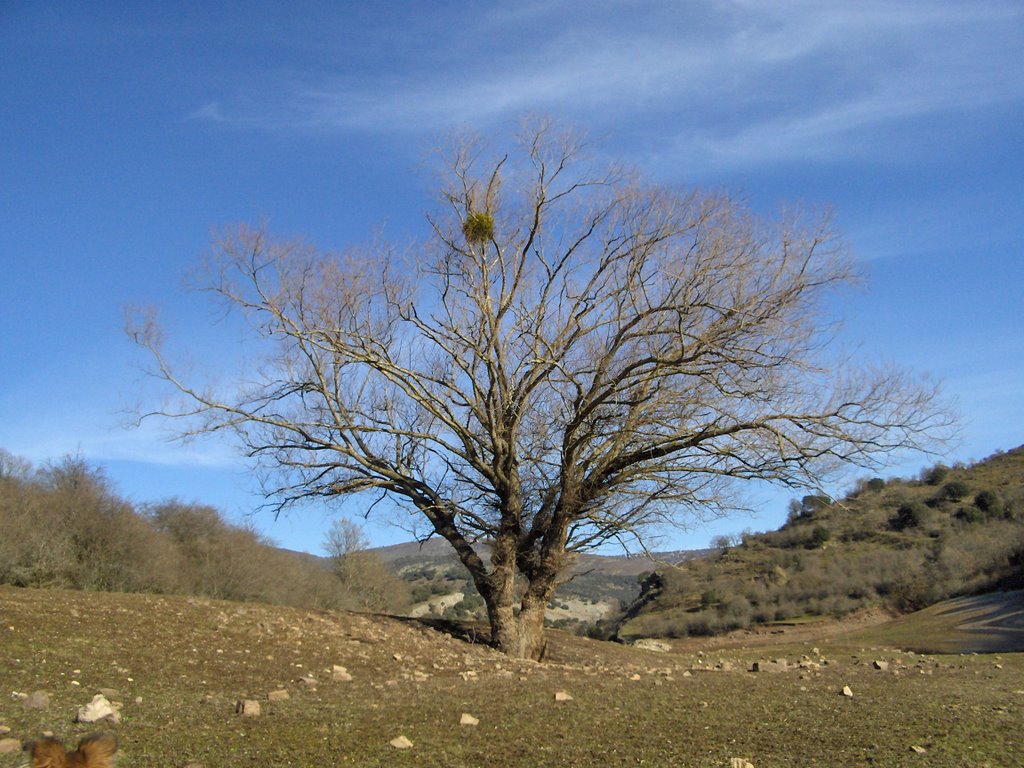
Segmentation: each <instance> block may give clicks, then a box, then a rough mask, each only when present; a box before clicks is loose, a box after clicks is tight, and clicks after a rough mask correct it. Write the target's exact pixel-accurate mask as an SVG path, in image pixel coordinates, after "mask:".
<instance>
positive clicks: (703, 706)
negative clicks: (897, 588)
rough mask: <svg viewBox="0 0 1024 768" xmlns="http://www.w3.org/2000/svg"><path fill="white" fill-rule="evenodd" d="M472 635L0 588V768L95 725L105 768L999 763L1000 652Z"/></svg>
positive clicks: (1016, 688)
mask: <svg viewBox="0 0 1024 768" xmlns="http://www.w3.org/2000/svg"><path fill="white" fill-rule="evenodd" d="M833 629H838V628H837V627H833ZM475 640H479V638H477V637H475V636H474V633H473V631H472V630H471V629H465V628H458V627H455V626H453V625H450V624H443V623H436V622H435V623H431V622H424V621H417V620H413V619H398V618H390V617H382V616H367V615H357V614H351V613H320V612H309V611H298V610H292V609H287V608H279V607H273V606H265V605H255V604H233V603H222V602H217V601H210V600H199V599H189V598H176V597H163V596H146V595H111V594H96V593H81V592H63V591H35V590H18V589H11V588H0V686H2V687H0V690H2V691H3V695H2V699H0V731H4V733H2V734H0V739H2V740H4V741H3V743H2V746H0V752H3V750H4V749H9V750H11V751H9V752H6V753H3V754H0V766H18V765H22V764H24V763H25V756H24V754H23V753H22V752H21V751H20V744H21V741H22V740H23V739H27V738H33V737H38V736H39V735H40V734H42V733H46V732H52V733H53V734H54V735H56V736H57V737H59V738H61V739H66V740H69V741H77V739H78V738H80V737H81V736H82V735H84V734H86V733H91V732H93V731H96V730H110V731H112V732H115V733H117V735H118V737H119V738H120V740H121V743H122V750H121V751H122V755H123V756H122V758H121V762H120V765H121V767H122V768H130V767H131V766H155V765H160V766H189V767H190V768H198V766H203V768H214V767H215V766H235V765H244V764H251V765H275V766H278V765H281V766H283V765H295V766H313V765H344V764H351V765H366V766H377V765H389V766H390V765H395V764H396V763H397V764H401V763H402V762H405V763H407V764H409V765H416V766H463V765H465V766H490V765H494V766H515V765H524V766H525V765H530V766H537V765H540V766H544V765H566V766H568V765H573V766H588V765H595V766H596V765H602V766H603V765H654V766H719V765H720V766H730V765H732V764H733V763H732V761H733V759H737V760H742V761H743V763H737V764H742V765H745V764H746V763H750V764H752V765H753V766H755V768H761V766H807V765H814V764H823V765H824V764H827V765H839V766H842V765H871V764H877V765H886V766H900V765H907V766H910V765H914V766H917V765H928V766H958V767H961V766H983V765H991V766H997V765H998V766H1002V765H1010V764H1012V760H1011V761H1010V762H1007V760H1008V759H1009V758H1008V756H1009V755H1012V754H1019V753H1018V752H1015V750H1017V749H1019V747H1020V742H1019V738H1020V737H1019V734H1020V733H1021V731H1022V726H1024V657H1022V656H1021V655H1020V654H1002V655H985V656H978V655H967V656H933V655H921V654H915V653H908V652H905V651H896V650H892V649H886V648H885V647H883V646H881V645H877V646H874V647H858V646H856V645H850V644H848V643H847V642H845V639H844V636H843V633H842V632H838V633H836V632H831V633H826V634H825V635H819V636H817V637H812V636H811V635H810V634H808V633H807V632H805V635H804V636H802V637H800V638H799V639H796V638H793V637H773V636H770V635H769V636H767V637H761V638H752V639H751V641H750V642H749V643H748V644H746V645H744V644H742V643H738V642H734V643H733V644H732V645H723V646H719V647H714V646H711V645H706V646H704V647H696V646H693V645H691V644H690V643H689V642H687V643H680V642H676V641H668V642H665V643H663V644H662V645H660V646H658V645H649V646H648V647H647V648H630V647H625V646H620V645H616V644H612V643H599V642H595V641H589V640H585V639H582V638H577V637H574V636H571V635H568V634H565V633H559V632H552V633H551V634H550V641H549V648H548V654H547V656H546V658H545V660H544V661H543V662H542V663H535V662H525V661H514V660H510V659H508V658H506V657H504V656H502V655H500V654H498V653H496V652H494V651H492V650H491V649H489V648H488V647H487V646H486V645H483V644H482V643H480V642H474V641H475ZM755 640H756V642H755ZM755 670H756V671H755ZM97 696H100V697H102V698H103V700H104V701H106V702H108V703H109V705H110V709H111V712H110V713H109V714H107V715H101V719H100V721H99V722H98V723H97V722H80V720H82V719H87V718H81V717H80V714H81V710H82V708H83V707H88V706H89V705H95V706H96V707H98V708H97V709H96V710H95V712H94V714H95V713H99V712H102V702H97V700H96V697H97ZM115 721H116V722H115Z"/></svg>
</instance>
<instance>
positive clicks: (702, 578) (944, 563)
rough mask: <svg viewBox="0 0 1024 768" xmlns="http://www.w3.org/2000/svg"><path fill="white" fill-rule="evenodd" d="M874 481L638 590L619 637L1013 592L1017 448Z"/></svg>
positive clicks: (799, 509) (1022, 500) (811, 499)
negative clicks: (916, 477)
mask: <svg viewBox="0 0 1024 768" xmlns="http://www.w3.org/2000/svg"><path fill="white" fill-rule="evenodd" d="M876 480H877V478H873V479H872V480H870V481H867V482H863V483H858V484H857V487H856V489H855V490H854V491H853V492H852V493H850V494H848V495H847V496H846V498H844V499H841V500H837V501H833V500H831V499H828V498H827V497H823V496H819V495H814V496H804V497H803V498H802V499H801V500H800V501H794V502H793V503H791V505H790V509H789V517H788V521H787V523H786V524H785V525H784V526H783V527H782V528H781V529H780V530H778V531H773V532H770V533H761V534H751V535H747V536H744V537H743V540H742V542H741V543H739V544H738V545H736V546H732V547H728V548H721V547H719V549H718V552H717V554H715V555H713V556H710V557H707V558H703V559H699V560H692V561H690V562H687V563H684V564H682V565H681V566H680V567H679V568H678V570H675V571H673V570H665V571H664V572H662V573H660V574H659V576H658V578H657V579H649V580H648V581H647V582H645V584H644V593H643V594H642V595H641V598H640V599H639V601H638V603H637V604H635V605H634V606H633V607H632V608H631V609H630V610H629V611H627V613H626V614H625V616H624V620H623V622H622V624H621V626H620V627H619V629H618V634H619V636H621V637H625V638H629V637H638V636H658V635H660V636H668V637H685V636H688V635H698V636H704V635H709V634H719V633H722V632H728V631H730V630H734V629H743V628H746V627H749V626H751V625H757V624H766V623H772V622H780V621H792V620H794V619H797V618H801V617H807V616H812V617H813V616H844V615H846V614H848V613H850V612H852V611H855V610H858V609H862V608H867V607H872V606H880V607H885V608H888V609H894V610H901V611H909V610H917V609H920V608H923V607H925V606H928V605H931V604H933V603H935V602H937V601H939V600H942V599H944V598H947V597H950V596H954V595H963V594H972V593H977V592H980V591H985V590H991V589H996V588H999V587H1005V586H1016V585H1018V584H1019V583H1020V581H1021V580H1022V574H1024V568H1022V565H1021V561H1022V559H1024V558H1022V553H1024V448H1018V449H1016V450H1013V451H1010V452H1007V453H999V454H996V455H995V456H992V457H990V458H989V459H987V460H985V461H983V462H980V463H978V464H975V465H974V466H971V467H965V466H959V467H953V468H950V467H945V466H943V465H938V466H935V467H931V468H930V469H926V470H924V471H923V472H922V473H921V475H920V480H909V481H908V480H902V479H893V480H889V481H887V482H881V483H880V482H877V481H876ZM936 489H937V490H936ZM971 502H973V503H971Z"/></svg>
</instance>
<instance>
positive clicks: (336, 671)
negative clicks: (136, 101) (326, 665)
mask: <svg viewBox="0 0 1024 768" xmlns="http://www.w3.org/2000/svg"><path fill="white" fill-rule="evenodd" d="M331 680H333V681H334V682H336V683H349V682H351V681H352V675H350V674H349V673H348V670H347V669H346V668H345V667H343V666H341V665H340V664H335V665H334V667H333V668H332V669H331Z"/></svg>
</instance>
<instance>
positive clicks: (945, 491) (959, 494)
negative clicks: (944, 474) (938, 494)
mask: <svg viewBox="0 0 1024 768" xmlns="http://www.w3.org/2000/svg"><path fill="white" fill-rule="evenodd" d="M970 492H971V489H970V488H969V487H968V486H967V483H965V482H964V481H963V480H953V481H952V482H949V483H946V484H945V485H944V486H943V487H942V497H943V498H945V499H949V500H950V501H960V500H961V499H963V498H964V497H965V496H967V494H968V493H970Z"/></svg>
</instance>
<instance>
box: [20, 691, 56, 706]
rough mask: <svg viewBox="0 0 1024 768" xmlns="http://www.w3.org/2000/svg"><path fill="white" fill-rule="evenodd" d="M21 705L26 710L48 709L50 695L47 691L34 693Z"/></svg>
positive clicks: (23, 700)
mask: <svg viewBox="0 0 1024 768" xmlns="http://www.w3.org/2000/svg"><path fill="white" fill-rule="evenodd" d="M21 703H22V705H24V707H25V709H46V708H47V707H48V706H50V694H48V693H47V692H46V691H33V692H32V693H30V694H29V695H28V696H26V697H25V698H24V699H22V700H21Z"/></svg>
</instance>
